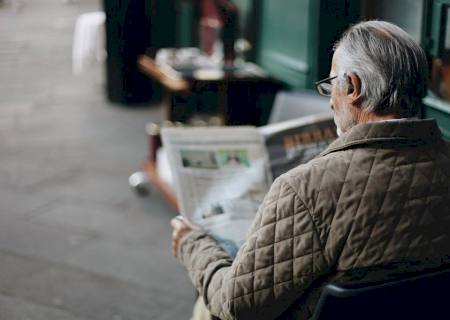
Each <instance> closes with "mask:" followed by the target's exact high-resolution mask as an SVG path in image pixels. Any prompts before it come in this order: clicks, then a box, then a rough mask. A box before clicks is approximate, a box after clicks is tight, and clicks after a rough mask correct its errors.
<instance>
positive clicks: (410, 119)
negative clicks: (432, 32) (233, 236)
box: [172, 21, 450, 319]
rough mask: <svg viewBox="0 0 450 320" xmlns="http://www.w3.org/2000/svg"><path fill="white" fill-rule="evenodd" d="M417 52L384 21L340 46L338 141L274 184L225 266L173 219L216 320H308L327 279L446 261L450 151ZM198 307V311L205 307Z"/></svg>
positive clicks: (335, 101)
mask: <svg viewBox="0 0 450 320" xmlns="http://www.w3.org/2000/svg"><path fill="white" fill-rule="evenodd" d="M427 77H428V74H427V61H426V57H425V54H424V52H423V50H422V49H421V48H420V46H419V45H417V44H416V43H415V42H414V40H413V39H412V38H411V37H410V36H409V35H408V34H407V33H406V32H405V31H403V30H402V29H400V28H399V27H397V26H395V25H393V24H391V23H388V22H383V21H367V22H362V23H359V24H357V25H354V26H352V27H351V28H349V29H348V30H347V31H346V32H345V33H344V35H343V36H342V38H341V39H340V40H339V41H338V42H337V44H336V45H335V51H334V55H333V60H332V66H331V71H330V77H329V78H326V79H324V80H321V81H319V82H317V83H316V86H317V89H318V90H319V93H321V94H322V95H329V96H330V97H331V98H330V104H331V108H332V109H333V111H334V119H335V122H336V125H337V128H338V132H339V135H340V137H339V138H338V139H337V140H336V141H334V142H333V143H332V144H331V145H330V146H329V147H328V148H327V149H326V150H325V151H324V152H323V153H322V154H321V155H320V156H318V157H316V158H315V159H313V160H311V161H310V162H309V163H307V164H304V165H300V166H298V167H297V168H295V169H293V170H291V171H289V172H287V173H285V174H284V175H282V176H280V177H279V178H278V179H276V180H275V182H274V183H273V185H272V187H271V189H270V191H269V192H268V194H267V195H266V197H265V199H264V202H263V203H262V205H261V206H260V208H259V210H258V212H257V213H256V216H255V219H254V221H253V224H252V226H251V228H250V230H249V233H248V237H247V240H246V242H245V244H244V245H243V246H242V247H241V248H240V249H239V251H238V253H237V255H236V257H235V258H234V259H233V258H231V257H230V256H229V255H228V254H227V253H226V252H225V251H224V250H222V249H221V248H220V247H219V246H218V245H217V244H216V242H214V240H213V239H212V238H211V237H210V236H208V234H207V233H205V232H202V231H199V230H192V229H191V228H190V227H189V225H188V223H187V222H186V221H183V219H180V218H178V219H174V220H172V226H173V228H174V232H173V243H172V244H173V253H174V255H176V256H177V257H178V259H179V261H180V263H181V264H182V265H183V266H184V267H185V268H186V269H187V271H188V273H189V276H190V278H191V280H192V282H193V284H194V286H195V287H196V288H197V290H198V292H199V294H200V297H201V299H200V300H199V301H197V304H196V307H195V312H194V313H195V314H194V319H199V317H198V314H202V316H207V317H208V316H209V315H208V313H207V312H205V310H206V309H205V306H206V308H207V310H209V312H210V313H211V314H212V315H214V316H215V317H219V318H221V319H304V318H307V317H309V316H311V314H312V313H313V310H314V308H315V305H316V303H317V301H318V298H319V295H320V293H321V288H322V287H323V286H324V285H325V284H326V283H328V282H339V281H348V280H355V279H358V280H368V279H370V278H372V277H378V278H380V279H383V278H388V277H389V276H392V275H396V276H398V274H402V273H406V271H419V272H421V271H427V270H432V269H435V268H439V267H442V266H445V265H446V264H447V263H448V260H449V254H450V238H449V231H448V230H450V146H449V143H447V142H445V141H444V140H443V139H442V137H441V132H440V130H439V128H438V126H437V124H436V122H435V121H434V120H431V119H425V120H423V119H419V118H418V116H419V114H420V109H421V99H422V98H423V97H424V95H425V94H426V90H427ZM202 306H203V307H202Z"/></svg>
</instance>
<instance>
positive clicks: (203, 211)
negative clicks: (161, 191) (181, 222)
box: [161, 126, 271, 247]
mask: <svg viewBox="0 0 450 320" xmlns="http://www.w3.org/2000/svg"><path fill="white" fill-rule="evenodd" d="M161 134H162V141H163V145H164V148H165V149H166V152H167V156H168V159H169V165H170V167H171V171H172V173H173V179H174V181H173V182H174V186H175V192H176V195H177V199H178V202H179V208H180V213H181V214H182V215H183V216H185V217H186V218H187V219H188V220H189V221H190V222H192V223H193V224H194V225H198V226H200V227H202V228H204V229H206V230H207V231H208V232H209V233H210V234H211V235H212V236H213V237H215V238H216V240H218V241H219V242H224V243H226V242H228V241H231V242H232V243H233V244H235V245H236V246H237V247H239V246H240V245H241V244H242V243H243V242H244V241H245V236H246V233H247V231H248V228H249V226H250V224H251V222H252V220H253V218H254V216H255V213H256V211H257V209H258V207H259V205H260V203H261V202H262V200H263V198H264V196H265V194H266V193H267V191H268V190H269V187H270V184H271V178H270V173H269V165H268V158H267V152H266V150H265V147H264V142H263V141H262V136H261V134H260V133H259V132H258V130H257V129H256V128H255V127H247V126H242V127H208V128H164V129H163V130H162V132H161Z"/></svg>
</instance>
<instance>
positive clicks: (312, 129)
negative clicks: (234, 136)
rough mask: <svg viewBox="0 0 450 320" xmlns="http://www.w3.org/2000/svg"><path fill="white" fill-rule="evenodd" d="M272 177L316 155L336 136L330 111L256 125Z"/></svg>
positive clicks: (274, 177)
mask: <svg viewBox="0 0 450 320" xmlns="http://www.w3.org/2000/svg"><path fill="white" fill-rule="evenodd" d="M258 130H259V132H260V133H261V135H262V136H263V137H264V138H263V140H264V141H265V144H266V149H267V153H268V156H269V162H270V172H271V174H272V179H276V178H277V177H278V176H279V175H281V174H283V173H285V172H287V171H289V170H290V169H292V168H294V167H296V166H298V165H299V164H302V163H307V162H308V161H310V160H311V159H313V158H315V157H316V156H317V155H319V154H320V153H321V152H322V151H323V150H325V149H326V148H327V147H328V145H329V144H330V143H331V142H332V141H334V140H335V139H336V138H337V134H336V125H335V123H334V119H333V115H332V114H322V115H320V114H319V115H311V116H306V117H301V118H296V119H292V120H288V121H283V122H279V123H275V124H270V125H266V126H263V127H259V128H258Z"/></svg>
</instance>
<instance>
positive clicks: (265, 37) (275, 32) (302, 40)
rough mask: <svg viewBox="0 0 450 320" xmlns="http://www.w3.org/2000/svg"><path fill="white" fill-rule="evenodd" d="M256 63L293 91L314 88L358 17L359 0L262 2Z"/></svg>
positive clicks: (267, 0)
mask: <svg viewBox="0 0 450 320" xmlns="http://www.w3.org/2000/svg"><path fill="white" fill-rule="evenodd" d="M261 3H262V5H261V34H260V39H259V42H260V43H259V50H258V55H257V60H256V61H257V63H259V64H260V65H261V66H262V67H263V68H265V69H266V70H267V71H268V72H269V73H270V74H271V75H272V76H273V77H275V78H277V79H279V80H281V81H283V82H285V83H286V84H287V85H288V86H290V87H292V88H303V89H311V88H313V83H314V82H315V81H317V80H318V79H319V78H321V77H324V76H325V75H326V74H327V73H328V70H329V68H330V61H331V56H332V47H333V44H334V42H335V41H336V40H337V39H338V38H339V36H340V34H341V33H342V32H343V31H344V30H345V28H346V27H347V26H348V25H349V24H350V23H354V22H355V21H356V19H357V17H358V16H359V12H360V5H359V2H358V1H351V0H277V1H273V0H262V2H261Z"/></svg>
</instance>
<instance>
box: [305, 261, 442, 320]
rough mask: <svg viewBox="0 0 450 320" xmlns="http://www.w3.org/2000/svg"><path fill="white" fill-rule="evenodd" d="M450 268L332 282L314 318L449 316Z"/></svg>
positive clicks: (424, 317)
mask: <svg viewBox="0 0 450 320" xmlns="http://www.w3.org/2000/svg"><path fill="white" fill-rule="evenodd" d="M449 289H450V269H449V270H444V271H435V272H432V273H427V274H422V275H416V276H411V277H408V278H404V279H401V280H396V281H388V282H381V283H380V282H378V283H371V284H368V283H352V284H328V285H327V286H325V288H324V290H323V291H322V294H321V296H320V299H319V302H318V304H317V306H316V309H315V312H314V315H313V318H312V319H320V320H326V319H346V320H351V319H378V320H385V319H396V320H397V319H448V318H450V313H449V310H450V308H449V305H448V303H449V302H450V300H449V298H448V292H449Z"/></svg>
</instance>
